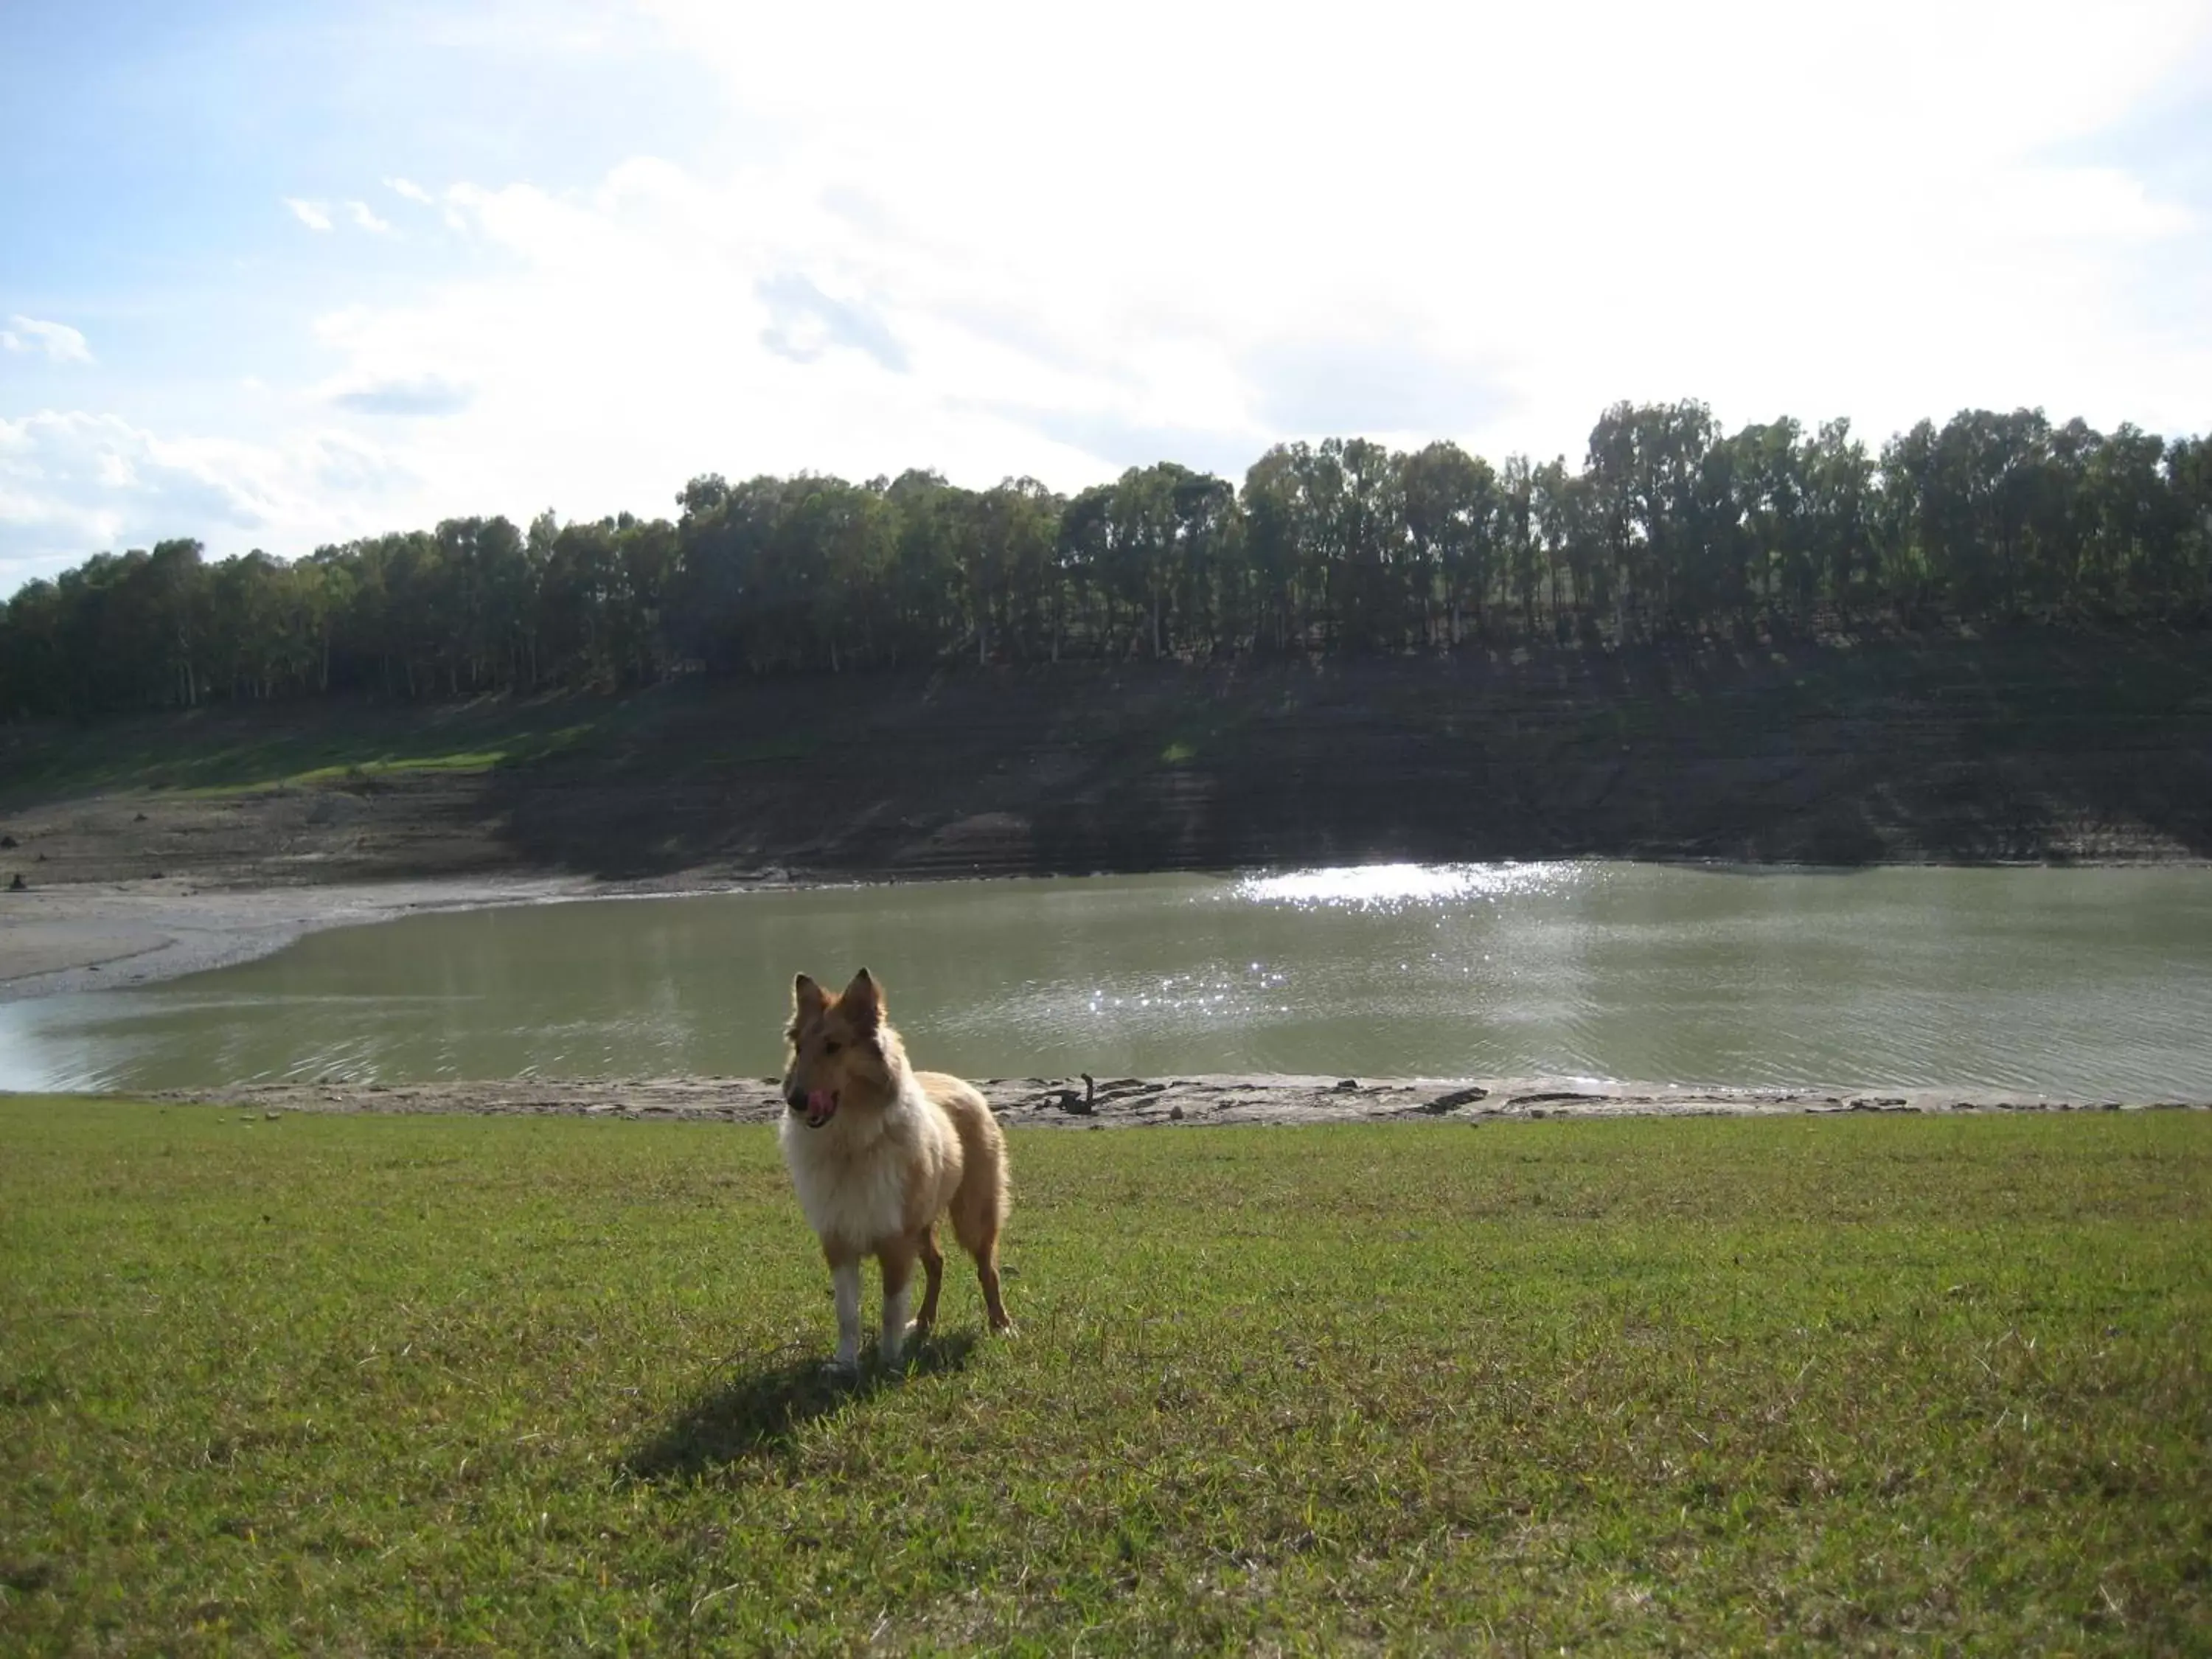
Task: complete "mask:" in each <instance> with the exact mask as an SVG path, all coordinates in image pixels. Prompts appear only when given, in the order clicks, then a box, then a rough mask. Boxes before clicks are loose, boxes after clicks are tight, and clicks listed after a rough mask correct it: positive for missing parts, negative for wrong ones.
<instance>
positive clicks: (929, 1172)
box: [778, 1084, 960, 1251]
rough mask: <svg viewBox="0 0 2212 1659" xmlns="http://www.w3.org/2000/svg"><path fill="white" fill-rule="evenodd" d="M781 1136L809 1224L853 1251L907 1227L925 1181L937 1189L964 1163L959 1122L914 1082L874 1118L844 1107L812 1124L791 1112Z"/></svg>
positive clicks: (827, 1241) (826, 1239) (818, 1233)
mask: <svg viewBox="0 0 2212 1659" xmlns="http://www.w3.org/2000/svg"><path fill="white" fill-rule="evenodd" d="M778 1139H779V1140H780V1142H781V1145H782V1147H783V1161H784V1165H785V1167H786V1168H787V1169H788V1170H790V1171H791V1182H792V1185H793V1187H794V1188H797V1189H798V1192H799V1208H800V1209H801V1210H802V1211H804V1212H805V1215H806V1222H807V1225H809V1226H811V1227H812V1228H813V1229H814V1233H815V1236H816V1237H817V1238H819V1239H820V1240H821V1241H822V1242H823V1243H824V1244H825V1245H832V1244H835V1245H842V1246H843V1247H844V1248H845V1249H848V1250H853V1251H865V1250H868V1249H872V1248H873V1247H874V1246H875V1245H876V1244H878V1243H880V1242H881V1241H883V1240H884V1239H887V1238H893V1237H898V1236H899V1235H901V1234H902V1233H904V1232H905V1231H908V1227H909V1225H911V1223H910V1220H909V1213H910V1212H911V1211H912V1210H913V1209H914V1208H915V1200H916V1198H917V1197H919V1196H921V1194H917V1193H916V1191H915V1188H916V1187H917V1185H918V1184H923V1183H926V1184H927V1185H928V1186H929V1187H931V1188H935V1187H936V1186H937V1185H938V1182H939V1171H940V1170H945V1168H946V1166H947V1165H948V1164H949V1165H950V1166H951V1169H952V1170H956V1171H957V1170H958V1168H959V1163H960V1152H959V1142H958V1139H957V1137H956V1136H955V1135H954V1133H953V1132H952V1126H951V1124H950V1123H948V1122H946V1121H945V1115H944V1114H943V1113H942V1112H939V1110H938V1109H936V1107H934V1106H933V1105H932V1104H931V1103H930V1102H929V1100H928V1098H927V1097H926V1096H924V1095H923V1094H922V1093H921V1091H920V1090H919V1089H917V1088H915V1087H914V1086H913V1085H911V1084H909V1085H908V1088H907V1089H906V1090H905V1091H902V1093H901V1095H900V1097H899V1098H898V1100H897V1101H896V1102H895V1103H893V1104H892V1105H891V1106H890V1108H889V1109H886V1110H884V1112H882V1113H881V1114H879V1115H873V1116H872V1118H867V1117H863V1116H861V1115H860V1114H857V1113H855V1114H853V1115H848V1114H846V1113H842V1112H841V1113H839V1114H838V1115H836V1117H834V1118H832V1119H830V1121H829V1122H827V1123H825V1124H824V1125H823V1126H822V1127H820V1128H818V1129H810V1128H808V1127H806V1125H805V1122H804V1121H801V1120H800V1119H799V1116H798V1115H796V1114H787V1115H785V1117H784V1120H783V1124H782V1127H781V1130H780V1131H779V1133H778ZM935 1195H936V1194H934V1192H932V1193H931V1194H929V1197H931V1198H933V1197H935ZM924 1201H925V1202H927V1200H924Z"/></svg>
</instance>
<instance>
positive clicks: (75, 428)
mask: <svg viewBox="0 0 2212 1659" xmlns="http://www.w3.org/2000/svg"><path fill="white" fill-rule="evenodd" d="M407 483H408V480H407V478H406V477H405V475H404V471H402V470H401V469H400V468H399V467H398V465H397V464H396V463H395V462H394V461H393V460H392V458H391V457H390V456H389V455H388V454H386V453H384V452H382V451H381V450H380V449H379V448H378V447H375V446H374V445H372V444H368V443H366V442H364V441H362V440H360V439H358V438H356V437H355V436H353V435H349V434H346V433H343V432H339V431H331V430H321V431H310V432H307V433H306V434H304V435H301V436H298V437H295V438H292V439H289V440H288V441H285V442H283V443H282V444H277V445H263V444H253V443H246V442H241V441H236V440H230V439H220V438H205V437H191V438H178V437H173V436H164V435H160V434H157V433H155V432H152V431H149V430H148V429H146V428H142V427H139V426H136V425H134V424H132V423H131V422H128V421H125V420H124V419H122V418H121V417H120V416H115V415H110V414H95V413H92V412H88V411H85V410H43V411H41V412H40V413H38V414H35V415H29V416H24V417H22V418H21V419H18V420H8V419H0V594H4V593H8V592H13V591H14V590H15V587H16V586H18V585H19V584H20V583H21V582H22V581H25V580H28V579H30V578H31V577H33V576H37V575H45V574H52V573H53V572H55V571H57V570H58V569H60V568H64V567H65V566H68V565H72V564H76V563H78V562H81V561H82V560H83V559H85V558H86V557H88V556H90V555H92V554H94V553H100V552H110V551H119V550H123V549H125V548H126V547H149V546H151V545H152V544H154V543H155V542H156V541H160V540H163V539H165V538H170V537H177V536H188V537H194V538H198V539H200V540H203V541H204V542H206V543H207V544H208V545H209V548H210V551H212V552H214V553H216V554H227V553H235V552H243V551H244V550H246V548H247V547H249V546H257V545H258V546H262V547H265V548H267V549H268V550H270V551H272V552H281V553H285V554H288V555H289V554H298V553H304V552H307V551H309V550H312V549H313V547H314V546H315V545H316V544H318V543H319V542H322V541H325V540H329V539H331V538H333V537H337V536H343V535H354V534H362V533H367V532H369V531H372V530H377V529H385V528H390V527H392V526H394V525H397V524H402V523H411V522H413V520H410V518H408V517H407V515H406V513H405V512H404V510H403V511H398V512H395V511H394V510H393V507H392V503H393V502H394V501H398V500H401V499H404V490H405V488H406V486H407ZM412 504H413V503H411V502H409V503H407V505H409V506H411V505H412Z"/></svg>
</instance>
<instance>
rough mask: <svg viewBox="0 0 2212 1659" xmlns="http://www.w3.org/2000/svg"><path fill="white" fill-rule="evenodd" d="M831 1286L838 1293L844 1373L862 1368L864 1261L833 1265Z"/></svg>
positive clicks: (852, 1259) (840, 1362)
mask: <svg viewBox="0 0 2212 1659" xmlns="http://www.w3.org/2000/svg"><path fill="white" fill-rule="evenodd" d="M829 1283H830V1285H831V1286H832V1288H834V1289H835V1290H836V1293H837V1358H836V1360H834V1361H833V1362H832V1363H833V1364H835V1365H836V1368H837V1369H838V1370H841V1371H856V1370H860V1257H859V1256H857V1255H855V1256H852V1257H848V1259H847V1260H845V1261H836V1260H834V1259H833V1260H832V1261H830V1263H829Z"/></svg>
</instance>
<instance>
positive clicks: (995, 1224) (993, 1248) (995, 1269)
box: [952, 1205, 1014, 1335]
mask: <svg viewBox="0 0 2212 1659" xmlns="http://www.w3.org/2000/svg"><path fill="white" fill-rule="evenodd" d="M979 1208H980V1206H979ZM952 1228H953V1231H954V1232H956V1233H957V1234H958V1235H959V1237H960V1247H961V1248H962V1249H964V1250H966V1251H967V1252H968V1254H969V1255H972V1256H974V1257H975V1277H976V1278H977V1279H980V1280H981V1282H982V1285H983V1306H984V1307H985V1308H986V1309H987V1310H989V1312H990V1316H991V1328H992V1329H993V1330H994V1331H997V1332H998V1333H999V1334H1001V1335H1004V1334H1006V1333H1007V1332H1009V1331H1012V1329H1013V1328H1014V1322H1013V1321H1012V1320H1011V1319H1009V1318H1007V1317H1006V1304H1005V1302H1003V1301H1001V1300H1000V1296H999V1218H998V1217H997V1216H996V1215H995V1214H993V1213H991V1212H990V1211H989V1210H983V1211H982V1212H981V1213H977V1212H976V1211H975V1210H970V1211H968V1212H965V1213H963V1212H962V1210H961V1209H960V1207H959V1206H957V1205H956V1206H954V1207H953V1212H952Z"/></svg>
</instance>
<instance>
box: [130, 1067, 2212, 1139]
mask: <svg viewBox="0 0 2212 1659" xmlns="http://www.w3.org/2000/svg"><path fill="white" fill-rule="evenodd" d="M978 1086H979V1087H981V1089H982V1091H983V1092H984V1093H985V1095H986V1096H987V1097H989V1099H990V1102H991V1105H992V1108H993V1109H994V1110H995V1111H997V1112H998V1113H999V1114H1000V1115H1001V1117H1002V1118H1003V1119H1004V1120H1005V1121H1006V1122H1007V1123H1009V1124H1010V1125H1017V1126H1024V1127H1038V1128H1073V1129H1080V1128H1145V1127H1166V1126H1170V1125H1182V1126H1193V1125H1209V1124H1211V1125H1225V1124H1293V1123H1364V1122H1378V1121H1408V1122H1436V1121H1456V1122H1466V1123H1486V1122H1498V1121H1526V1120H1531V1119H1539V1118H1609V1117H1764V1116H1777V1115H1790V1114H1798V1113H1827V1112H1901V1113H1921V1114H1945V1113H1959V1112H1966V1113H1972V1112H2020V1111H2027V1112H2057V1111H2143V1110H2154V1109H2177V1110H2194V1111H2204V1110H2212V1101H2207V1100H2172V1099H2169V1100H2157V1101H2127V1100H2120V1099H2117V1098H2113V1099H2104V1100H2060V1099H2057V1098H2053V1097H2047V1096H2042V1095H2022V1094H2016V1093H1997V1092H1990V1093H1977V1092H1972V1091H1958V1090H1948V1089H1947V1090H1919V1091H1906V1090H1898V1091H1887V1092H1883V1093H1857V1094H1854V1093H1850V1092H1848V1091H1823V1090H1758V1089H1687V1088H1671V1087H1668V1086H1665V1085H1648V1084H1632V1083H1610V1084H1591V1083H1588V1082H1582V1081H1574V1080H1566V1079H1558V1078H1490V1079H1480V1080H1475V1079H1440V1078H1398V1079H1371V1078H1323V1077H1284V1076H1243V1077H1240V1076H1221V1075H1202V1076H1184V1077H1176V1078H1168V1079H1148V1078H1114V1079H1105V1078H1101V1079H1097V1082H1096V1084H1095V1085H1087V1084H1086V1083H1085V1080H1084V1079H1080V1078H1075V1079H1066V1078H1059V1079H1053V1078H990V1079H982V1080H981V1081H980V1082H979V1085H978ZM158 1098H161V1099H165V1100H174V1101H179V1102H185V1101H192V1102H208V1103H215V1104H219V1105H227V1106H234V1107H240V1108H243V1109H246V1114H247V1115H248V1116H249V1117H259V1118H260V1121H266V1117H262V1116H261V1115H264V1114H265V1115H273V1116H278V1117H281V1116H282V1115H283V1113H286V1112H337V1113H345V1112H427V1113H448V1114H454V1113H481V1114H491V1115H553V1116H572V1117H614V1118H627V1119H685V1118H690V1119H714V1120H720V1121H726V1122H737V1123H772V1122H775V1121H777V1120H778V1119H780V1118H781V1116H782V1115H783V1102H782V1100H781V1097H780V1096H779V1095H778V1093H777V1091H776V1087H775V1084H774V1083H773V1082H772V1081H769V1080H768V1079H760V1078H655V1079H637V1080H628V1081H582V1082H562V1081H554V1080H550V1079H532V1078H525V1079H514V1080H513V1081H508V1082H498V1083H427V1084H392V1085H377V1084H345V1083H288V1084H268V1085H254V1086H251V1087H243V1088H234V1089H221V1090H209V1091H172V1092H170V1093H167V1094H164V1095H162V1096H160V1097H158Z"/></svg>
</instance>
